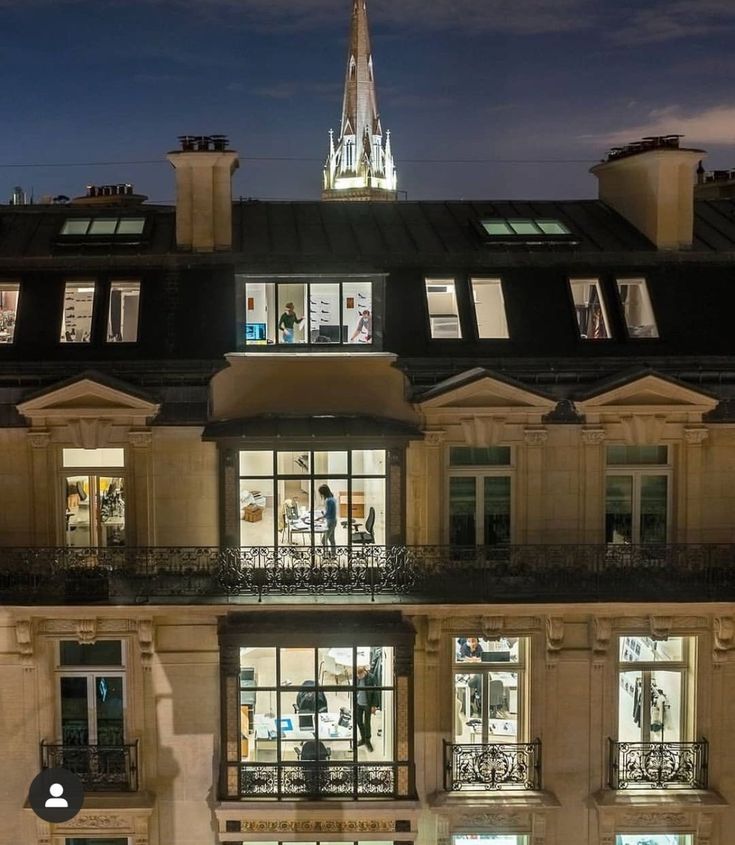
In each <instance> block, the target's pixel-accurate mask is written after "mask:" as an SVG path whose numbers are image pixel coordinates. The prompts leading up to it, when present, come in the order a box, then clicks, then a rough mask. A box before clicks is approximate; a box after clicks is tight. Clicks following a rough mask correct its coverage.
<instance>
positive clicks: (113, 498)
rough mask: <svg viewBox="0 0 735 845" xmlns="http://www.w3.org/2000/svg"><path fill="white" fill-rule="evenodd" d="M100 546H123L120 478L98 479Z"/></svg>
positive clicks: (122, 509) (122, 487) (123, 490)
mask: <svg viewBox="0 0 735 845" xmlns="http://www.w3.org/2000/svg"><path fill="white" fill-rule="evenodd" d="M98 486H99V518H100V530H101V537H100V545H102V546H124V545H125V489H124V484H123V479H122V478H105V477H104V476H101V477H100V478H99V479H98Z"/></svg>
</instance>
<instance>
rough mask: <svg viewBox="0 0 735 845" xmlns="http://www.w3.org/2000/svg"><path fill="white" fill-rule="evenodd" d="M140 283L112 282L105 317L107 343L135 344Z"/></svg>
mask: <svg viewBox="0 0 735 845" xmlns="http://www.w3.org/2000/svg"><path fill="white" fill-rule="evenodd" d="M139 304H140V282H112V284H111V285H110V309H109V313H108V316H107V342H108V343H135V342H136V341H137V340H138V308H139Z"/></svg>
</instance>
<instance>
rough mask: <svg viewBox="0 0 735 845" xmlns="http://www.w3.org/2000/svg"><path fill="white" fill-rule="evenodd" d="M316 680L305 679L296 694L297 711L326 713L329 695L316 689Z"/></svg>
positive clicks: (295, 705)
mask: <svg viewBox="0 0 735 845" xmlns="http://www.w3.org/2000/svg"><path fill="white" fill-rule="evenodd" d="M315 686H316V684H315V683H314V681H304V682H303V684H301V687H300V688H299V691H298V693H297V694H296V703H295V704H294V706H293V709H294V712H295V713H326V712H327V711H328V710H329V707H328V706H327V696H326V695H325V694H324V693H323V692H322V691H321V690H319V691H318V692H317V690H315V689H314V687H315Z"/></svg>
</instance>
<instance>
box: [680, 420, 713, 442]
mask: <svg viewBox="0 0 735 845" xmlns="http://www.w3.org/2000/svg"><path fill="white" fill-rule="evenodd" d="M708 437H709V429H708V428H706V427H705V426H703V425H698V426H690V427H687V428H685V429H684V440H686V442H687V443H688V444H689V445H690V446H701V445H702V443H704V441H705V440H706V439H707V438H708Z"/></svg>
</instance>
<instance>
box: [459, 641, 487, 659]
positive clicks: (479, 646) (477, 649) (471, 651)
mask: <svg viewBox="0 0 735 845" xmlns="http://www.w3.org/2000/svg"><path fill="white" fill-rule="evenodd" d="M486 650H487V641H486V640H484V639H483V638H482V637H457V638H456V639H455V641H454V657H455V660H456V661H457V663H478V662H479V661H481V660H482V655H483V652H485V651H486Z"/></svg>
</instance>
